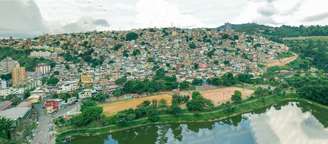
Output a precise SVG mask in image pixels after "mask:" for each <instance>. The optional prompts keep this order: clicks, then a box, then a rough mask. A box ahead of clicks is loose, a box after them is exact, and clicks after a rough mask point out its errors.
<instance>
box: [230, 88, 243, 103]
mask: <svg viewBox="0 0 328 144" xmlns="http://www.w3.org/2000/svg"><path fill="white" fill-rule="evenodd" d="M241 96H242V94H241V92H240V91H238V90H236V91H235V92H234V94H233V95H232V96H231V101H232V102H234V103H240V102H241Z"/></svg>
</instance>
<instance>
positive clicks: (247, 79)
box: [237, 74, 253, 83]
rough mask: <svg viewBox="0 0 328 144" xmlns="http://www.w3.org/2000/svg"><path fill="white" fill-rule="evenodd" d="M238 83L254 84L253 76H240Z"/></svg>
mask: <svg viewBox="0 0 328 144" xmlns="http://www.w3.org/2000/svg"><path fill="white" fill-rule="evenodd" d="M237 79H238V81H240V82H244V83H252V79H253V75H251V74H240V75H238V76H237Z"/></svg>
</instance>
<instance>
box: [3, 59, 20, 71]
mask: <svg viewBox="0 0 328 144" xmlns="http://www.w3.org/2000/svg"><path fill="white" fill-rule="evenodd" d="M17 64H19V63H18V62H17V61H15V60H13V59H12V58H10V57H7V58H5V59H3V60H2V61H1V62H0V74H7V73H10V72H11V71H12V70H13V69H14V67H15V66H16V65H17Z"/></svg>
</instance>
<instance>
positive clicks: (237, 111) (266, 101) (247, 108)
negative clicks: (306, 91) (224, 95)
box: [56, 95, 328, 143]
mask: <svg viewBox="0 0 328 144" xmlns="http://www.w3.org/2000/svg"><path fill="white" fill-rule="evenodd" d="M288 102H305V103H308V104H311V105H315V106H319V107H321V108H324V109H327V110H328V106H325V105H321V104H319V103H315V102H312V101H309V100H306V99H303V98H300V97H297V96H295V95H288V96H267V97H261V98H251V99H248V100H245V101H243V102H242V103H240V104H232V105H231V107H230V108H229V109H230V110H229V111H227V106H224V105H222V106H219V107H217V108H215V109H214V110H213V111H210V112H199V113H190V112H188V113H183V114H181V115H180V116H173V115H169V114H165V115H161V116H160V120H159V121H158V122H155V123H154V122H150V121H149V120H147V118H142V119H138V120H135V121H133V122H131V123H130V124H129V125H128V126H125V127H119V126H117V125H108V126H104V127H95V128H81V129H73V128H72V129H66V130H64V131H60V132H59V134H58V135H57V139H56V142H57V143H61V142H62V141H63V140H64V138H65V137H72V136H81V135H83V136H93V135H100V134H105V133H112V132H118V131H124V130H127V129H132V128H137V127H142V126H147V125H159V124H170V123H201V122H214V121H220V120H224V119H227V118H230V117H234V116H238V115H241V114H244V113H249V112H252V111H256V110H261V109H266V108H267V107H270V106H273V105H281V104H283V103H288Z"/></svg>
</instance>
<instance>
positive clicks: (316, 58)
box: [285, 40, 328, 72]
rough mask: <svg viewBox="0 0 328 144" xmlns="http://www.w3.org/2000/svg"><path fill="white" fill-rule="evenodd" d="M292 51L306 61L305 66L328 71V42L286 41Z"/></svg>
mask: <svg viewBox="0 0 328 144" xmlns="http://www.w3.org/2000/svg"><path fill="white" fill-rule="evenodd" d="M285 43H286V44H287V45H288V46H289V47H290V48H291V50H292V51H294V52H295V53H297V54H299V56H300V57H301V58H302V59H303V60H305V61H304V63H305V66H306V65H309V64H312V65H313V66H315V67H317V68H319V69H323V70H325V71H326V72H327V71H328V65H327V63H328V53H327V52H326V51H328V41H322V40H301V41H300V40H293V41H285Z"/></svg>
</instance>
